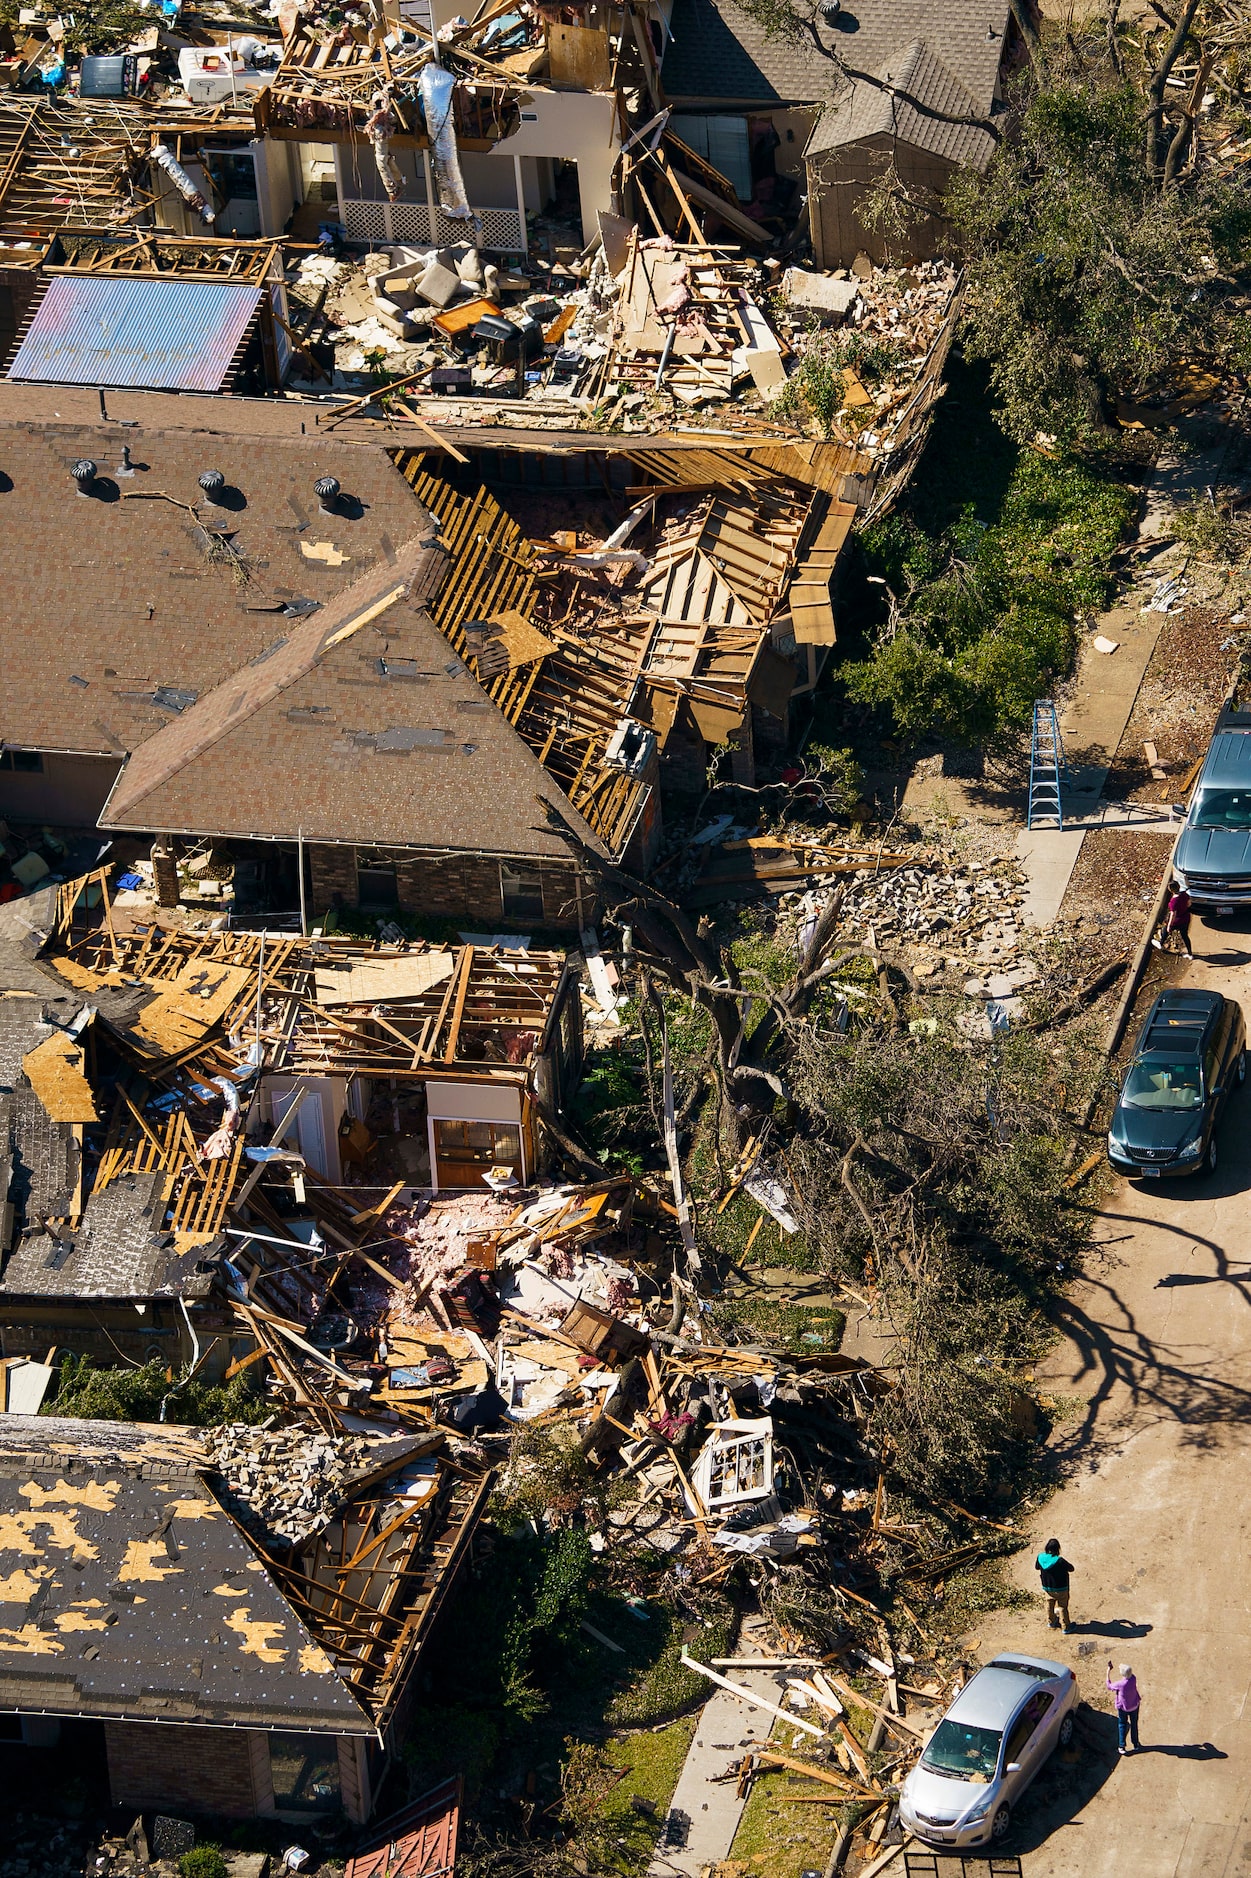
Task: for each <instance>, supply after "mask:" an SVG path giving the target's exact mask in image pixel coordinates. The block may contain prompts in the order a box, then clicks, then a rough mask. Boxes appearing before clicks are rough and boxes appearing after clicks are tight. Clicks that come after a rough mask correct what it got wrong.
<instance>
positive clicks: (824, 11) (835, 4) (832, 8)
mask: <svg viewBox="0 0 1251 1878" xmlns="http://www.w3.org/2000/svg"><path fill="white" fill-rule="evenodd" d="M842 10H843V0H821V18H822V19H823V20H825V21H826V23H827V24H828V25H830V26H832V25H833V24H834V22H835V20H836V19H837V18H838V16H839V14H840V13H841V12H842Z"/></svg>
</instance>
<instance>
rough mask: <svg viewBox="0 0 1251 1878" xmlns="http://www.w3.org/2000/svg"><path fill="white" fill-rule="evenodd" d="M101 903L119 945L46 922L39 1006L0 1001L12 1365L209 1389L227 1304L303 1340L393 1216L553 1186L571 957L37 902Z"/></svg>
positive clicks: (231, 1351)
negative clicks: (165, 920) (552, 1123)
mask: <svg viewBox="0 0 1251 1878" xmlns="http://www.w3.org/2000/svg"><path fill="white" fill-rule="evenodd" d="M93 886H94V887H95V888H96V889H97V894H98V893H99V891H100V890H102V891H103V895H104V897H103V900H101V899H100V898H99V897H97V898H96V901H95V911H96V917H97V918H98V916H99V912H100V909H101V907H102V908H103V910H104V912H105V914H106V916H107V926H106V927H104V928H100V927H99V926H97V925H95V924H92V925H91V926H89V927H88V930H87V932H86V933H85V934H82V935H81V936H79V935H76V933H75V931H74V929H73V925H72V919H70V918H67V917H61V918H60V919H59V920H56V925H57V931H56V932H55V933H54V934H53V936H52V938H51V942H50V945H49V949H48V950H47V953H46V955H45V958H44V959H43V960H41V961H39V962H38V965H37V967H36V968H35V969H36V970H37V972H38V973H39V975H40V977H41V978H42V979H43V980H44V982H45V985H46V994H41V993H39V992H38V991H36V990H34V989H31V988H30V986H31V978H30V976H29V975H28V976H27V978H26V980H25V987H26V988H24V989H23V990H21V991H19V992H14V993H10V994H9V995H8V996H7V997H5V998H4V999H3V1000H0V1227H2V1230H0V1355H3V1357H4V1358H5V1359H15V1358H23V1359H26V1361H27V1362H28V1363H29V1364H33V1365H37V1359H39V1358H41V1357H42V1356H43V1355H44V1354H45V1352H47V1351H48V1350H49V1349H53V1350H55V1349H62V1350H70V1351H72V1352H74V1353H75V1354H77V1355H86V1356H90V1357H92V1358H93V1359H94V1360H96V1361H97V1362H100V1363H104V1364H106V1365H107V1364H110V1363H112V1362H114V1361H115V1360H116V1359H117V1358H118V1357H119V1356H121V1357H122V1358H123V1359H124V1360H126V1361H129V1362H133V1363H137V1364H142V1363H149V1362H152V1361H153V1360H158V1361H160V1362H161V1363H162V1365H165V1366H169V1367H170V1368H171V1369H172V1368H173V1367H174V1366H176V1365H178V1364H191V1363H194V1364H195V1365H196V1366H197V1368H199V1369H201V1371H202V1373H203V1375H204V1376H205V1377H206V1378H207V1379H213V1380H216V1379H220V1378H221V1377H222V1376H223V1375H225V1374H227V1373H229V1367H228V1366H229V1365H230V1364H231V1363H233V1362H234V1361H236V1360H237V1359H238V1358H239V1357H240V1355H241V1354H246V1351H247V1348H248V1347H249V1339H250V1334H251V1333H250V1331H249V1328H248V1325H247V1324H246V1323H245V1324H244V1325H243V1326H242V1333H241V1327H240V1325H239V1323H238V1322H237V1321H236V1307H237V1304H238V1301H239V1297H240V1295H241V1290H240V1288H241V1287H245V1290H244V1292H243V1295H246V1297H247V1298H249V1299H250V1300H251V1301H252V1302H253V1303H259V1304H260V1305H261V1306H262V1307H263V1308H265V1309H270V1310H276V1311H278V1312H279V1313H280V1314H281V1315H282V1318H283V1321H288V1320H289V1319H290V1317H291V1315H292V1313H294V1314H295V1316H296V1317H297V1318H298V1319H299V1320H300V1321H307V1320H308V1319H310V1318H311V1317H313V1316H315V1315H316V1313H317V1312H318V1310H320V1309H322V1308H323V1307H324V1306H325V1304H326V1300H327V1298H328V1296H329V1294H330V1292H331V1291H332V1290H333V1288H334V1283H335V1279H336V1277H337V1276H338V1273H337V1272H335V1271H331V1272H330V1273H329V1274H321V1273H320V1272H319V1265H320V1262H321V1261H320V1259H319V1256H318V1249H319V1248H324V1247H326V1246H332V1247H336V1246H337V1247H338V1248H339V1251H338V1252H337V1253H332V1254H330V1255H328V1256H331V1257H333V1258H337V1259H338V1263H339V1265H340V1266H342V1264H343V1263H344V1262H345V1260H346V1258H347V1257H348V1256H349V1255H350V1254H351V1253H352V1252H353V1251H354V1249H355V1247H356V1246H357V1245H358V1244H359V1243H360V1241H361V1240H362V1238H367V1237H368V1235H369V1233H370V1231H371V1230H372V1229H373V1226H372V1224H371V1222H376V1220H377V1218H379V1217H380V1216H381V1213H382V1212H383V1211H385V1207H386V1204H388V1203H389V1201H390V1200H394V1199H395V1198H396V1196H398V1195H400V1194H402V1193H406V1192H413V1191H419V1190H429V1191H431V1192H434V1193H438V1192H442V1191H447V1190H452V1191H457V1190H469V1191H473V1190H479V1189H484V1188H487V1187H492V1186H493V1187H495V1188H497V1189H500V1190H504V1191H507V1190H509V1189H512V1188H518V1187H524V1186H527V1185H529V1184H531V1183H532V1182H533V1181H534V1179H535V1178H536V1176H537V1174H538V1173H539V1171H540V1170H541V1168H542V1167H544V1166H545V1165H546V1161H547V1143H546V1140H545V1138H544V1122H545V1120H546V1119H549V1118H555V1117H556V1116H557V1115H558V1114H559V1113H560V1111H561V1110H562V1108H563V1107H564V1105H565V1103H566V1102H567V1101H568V1100H569V1098H570V1097H571V1095H572V1093H573V1091H574V1089H575V1088H576V1085H577V1082H578V1079H579V1077H580V1074H581V1063H582V1033H581V1011H580V1004H579V999H578V995H577V988H576V983H575V980H574V977H573V975H572V973H571V972H570V970H569V968H568V966H567V964H566V962H565V960H564V959H563V958H562V957H559V956H557V955H554V954H551V953H543V952H537V951H535V952H529V951H519V950H516V951H511V952H504V951H502V950H500V949H498V948H495V947H483V946H474V945H463V946H460V947H455V948H453V947H446V946H429V945H426V944H425V943H424V942H422V941H418V942H415V943H414V944H413V945H411V946H410V945H405V944H402V943H401V944H400V945H398V946H397V945H373V944H370V943H368V942H359V941H351V940H337V941H325V940H317V941H313V940H303V939H298V938H294V937H292V936H290V935H277V934H269V935H267V934H264V933H260V934H230V933H199V934H197V933H188V932H183V931H181V930H180V929H179V928H178V927H177V926H175V925H173V924H170V925H168V926H166V925H163V924H162V923H161V921H160V920H159V918H157V917H154V916H153V914H152V913H151V912H145V913H144V915H143V916H142V917H141V916H140V915H139V914H138V913H131V912H130V911H129V909H126V908H124V907H122V906H115V907H112V908H110V901H109V897H108V887H107V872H106V871H103V870H102V871H101V872H100V873H99V874H96V875H94V876H87V877H85V878H84V879H83V880H81V881H77V882H74V883H72V884H71V885H70V886H67V887H65V888H63V889H60V890H54V889H51V888H49V889H45V890H44V893H43V897H44V898H45V899H53V898H54V899H55V900H56V901H58V902H59V903H60V910H61V913H62V915H65V914H67V913H68V914H70V915H72V912H73V909H74V904H75V903H77V902H78V901H79V900H81V899H84V898H85V897H86V895H87V894H88V892H89V891H90V889H91V888H92V887H93ZM25 904H27V905H29V903H25ZM10 975H12V974H10ZM84 998H89V999H90V1000H91V1002H90V1003H88V1004H84V1003H83V1002H82V1000H83V999H84ZM345 1182H358V1183H362V1184H363V1185H364V1187H365V1188H366V1189H367V1193H366V1194H365V1195H363V1196H362V1203H361V1204H360V1205H358V1204H357V1202H356V1199H355V1197H354V1196H353V1195H352V1192H351V1189H350V1187H349V1188H344V1186H343V1183H345ZM380 1191H381V1192H382V1193H383V1194H385V1195H387V1196H388V1200H387V1201H384V1202H383V1203H382V1204H381V1205H380V1204H379V1203H378V1200H377V1195H378V1193H379V1192H380ZM254 1232H256V1233H259V1234H260V1235H261V1236H260V1239H259V1240H256V1239H254V1237H253V1233H254ZM274 1234H278V1235H279V1236H278V1237H277V1239H275V1238H273V1235H274ZM283 1245H286V1246H288V1247H290V1248H291V1251H290V1252H289V1253H288V1255H287V1260H286V1263H283V1262H282V1261H281V1260H280V1259H279V1258H278V1253H277V1251H276V1250H275V1248H278V1249H279V1250H280V1249H281V1247H282V1246H283ZM258 1246H264V1247H265V1248H266V1250H265V1251H264V1253H263V1254H262V1253H261V1252H259V1251H257V1250H256V1247H258ZM310 1247H311V1248H312V1249H313V1251H312V1256H311V1257H308V1256H305V1255H306V1254H307V1252H308V1249H309V1248H310ZM325 1256H327V1255H326V1254H325V1253H324V1252H323V1253H322V1257H325ZM292 1257H294V1260H295V1263H294V1267H293V1269H290V1270H288V1269H287V1267H288V1265H289V1264H290V1261H291V1259H292ZM275 1266H277V1269H274V1268H275ZM241 1334H242V1335H243V1343H242V1345H241V1344H240V1336H241ZM40 1367H42V1373H43V1381H44V1384H45V1385H46V1383H47V1381H48V1378H49V1372H48V1370H47V1368H46V1366H40ZM36 1380H37V1379H36V1378H35V1377H33V1376H32V1378H31V1381H32V1384H33V1383H34V1382H35V1381H36ZM3 1406H4V1403H3V1397H2V1396H0V1408H3ZM10 1406H12V1405H11V1404H10Z"/></svg>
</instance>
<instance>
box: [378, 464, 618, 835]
mask: <svg viewBox="0 0 1251 1878" xmlns="http://www.w3.org/2000/svg"><path fill="white" fill-rule="evenodd" d="M423 462H424V459H423V457H422V456H421V455H419V454H414V455H409V456H406V457H404V458H402V459H401V460H400V468H401V469H402V471H403V473H404V476H405V478H406V480H407V481H408V482H409V484H410V485H411V487H412V489H413V492H414V494H415V495H416V496H417V498H418V500H419V501H420V502H421V503H422V504H423V506H424V507H425V508H427V509H429V511H430V513H431V514H432V515H433V516H434V517H435V518H436V519H437V521H438V523H439V528H440V533H441V535H442V539H443V541H444V544H445V545H446V547H447V550H448V553H449V554H450V555H451V557H452V573H451V575H450V577H449V578H448V580H447V581H446V582H445V583H444V586H443V589H442V591H441V593H440V594H439V596H438V598H437V600H435V601H434V602H433V603H432V604H431V606H430V614H431V617H432V618H433V620H434V622H435V625H436V626H437V627H438V628H439V631H440V632H441V633H442V634H443V636H444V638H445V639H446V640H447V642H448V644H449V645H450V646H451V647H452V648H453V650H454V651H455V652H457V653H458V654H459V655H460V657H461V658H463V659H465V660H466V661H467V662H468V663H469V664H470V666H471V669H474V670H478V669H479V668H478V664H477V658H476V654H475V651H474V648H473V647H472V646H471V644H470V641H469V637H468V636H467V634H466V632H465V627H466V625H467V624H470V623H472V622H475V621H479V620H485V621H489V620H492V619H496V618H498V617H499V616H500V615H501V614H504V613H509V612H514V613H519V614H520V615H521V616H522V617H523V618H524V619H525V620H527V621H529V622H533V623H534V624H536V625H538V626H539V627H540V628H541V630H542V633H543V636H544V637H545V638H546V639H547V640H548V641H549V642H550V643H551V644H552V645H553V646H554V647H555V650H554V651H553V652H551V653H545V654H544V655H543V656H542V657H540V658H537V659H535V660H533V661H531V662H527V663H524V664H519V665H517V666H513V667H510V668H509V669H508V670H506V671H503V672H499V673H497V674H496V675H494V676H492V675H491V671H490V669H487V670H481V671H479V683H480V684H481V685H482V688H483V690H484V691H485V692H486V694H487V696H488V697H489V698H490V699H491V701H492V703H494V704H495V705H497V706H498V708H499V709H500V711H502V712H503V714H504V716H505V717H506V718H507V719H508V721H509V723H510V724H511V725H512V726H513V728H514V730H516V732H517V734H518V735H519V736H520V737H521V738H522V740H523V741H524V742H525V743H526V744H528V746H529V747H530V749H531V750H532V751H533V752H534V754H535V756H536V757H537V758H538V760H539V762H540V763H541V764H542V765H543V767H544V769H545V770H546V771H547V772H548V774H549V775H550V776H551V777H552V778H553V779H554V780H555V781H556V782H557V783H558V784H559V786H560V787H561V789H563V790H564V792H565V794H566V795H567V796H568V797H569V800H570V801H571V803H572V804H573V806H574V808H575V809H577V811H578V813H579V814H580V815H581V816H582V818H583V820H584V821H585V822H586V823H587V824H588V826H589V827H591V828H592V829H593V830H594V831H595V833H596V834H597V835H598V836H599V837H600V839H601V840H602V841H603V842H604V844H605V846H606V847H608V848H609V849H610V851H611V852H613V853H617V852H619V851H620V849H621V847H622V846H623V845H624V843H625V841H626V840H627V839H628V836H629V831H630V829H631V828H632V827H633V825H634V821H635V818H636V816H637V813H638V810H639V808H640V806H641V803H642V799H643V796H644V795H645V793H646V790H647V784H646V783H645V782H644V781H643V780H642V779H641V778H639V777H637V776H630V775H628V774H627V773H626V772H625V771H623V770H620V769H617V768H614V767H612V766H607V765H605V763H604V752H605V751H606V749H607V747H608V744H609V741H610V740H611V738H612V736H613V734H614V733H615V731H616V730H617V728H618V726H619V725H620V723H621V720H622V718H623V717H625V716H626V715H627V714H628V712H629V710H630V706H631V702H632V700H633V696H634V692H635V688H636V684H637V680H638V676H639V672H640V669H641V665H642V659H643V655H644V653H645V650H646V635H645V634H644V635H642V636H640V635H639V634H638V633H637V632H636V633H633V634H632V633H630V632H629V631H628V629H627V628H626V627H624V626H623V625H622V624H621V622H620V620H617V621H616V622H615V624H614V625H610V628H609V630H608V631H607V633H606V634H604V633H600V632H598V631H597V632H596V633H595V634H594V635H592V634H591V633H590V632H583V633H576V632H573V631H570V630H569V629H568V627H567V626H566V625H565V623H564V622H563V621H561V620H555V619H548V618H546V617H544V613H545V611H546V610H553V609H551V608H550V602H551V599H552V597H553V596H554V594H555V591H556V589H557V587H558V585H559V583H560V581H561V579H562V576H561V575H560V573H559V572H558V571H556V570H555V569H551V568H546V567H545V566H544V565H543V562H542V559H541V557H540V554H539V551H538V550H537V549H536V547H535V545H534V543H533V542H531V541H529V540H528V539H527V537H526V536H525V535H524V534H523V533H522V531H521V529H520V528H519V527H518V526H517V524H516V522H515V521H513V519H512V517H511V516H510V515H508V514H506V513H505V511H504V510H503V509H502V508H501V507H500V505H499V503H498V502H497V501H496V500H495V498H494V496H492V495H491V494H490V493H489V491H487V490H486V489H479V490H478V491H477V493H476V495H473V496H462V495H459V494H458V493H457V492H456V490H454V489H452V488H450V487H449V486H448V484H447V483H445V482H444V481H443V480H442V479H441V478H440V477H438V476H436V475H434V474H432V473H431V472H430V471H428V470H426V469H425V468H424V467H423Z"/></svg>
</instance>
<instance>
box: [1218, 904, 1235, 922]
mask: <svg viewBox="0 0 1251 1878" xmlns="http://www.w3.org/2000/svg"><path fill="white" fill-rule="evenodd" d="M1233 910H1234V909H1233V907H1232V906H1218V907H1217V909H1216V915H1217V918H1218V919H1228V918H1229V917H1230V916H1231V914H1232V913H1233Z"/></svg>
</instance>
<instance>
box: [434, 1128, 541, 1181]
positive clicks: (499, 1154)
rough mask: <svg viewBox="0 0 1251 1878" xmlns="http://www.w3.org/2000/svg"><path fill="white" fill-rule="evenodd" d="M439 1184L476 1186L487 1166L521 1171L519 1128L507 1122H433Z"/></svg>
mask: <svg viewBox="0 0 1251 1878" xmlns="http://www.w3.org/2000/svg"><path fill="white" fill-rule="evenodd" d="M434 1152H435V1157H436V1160H437V1162H438V1181H439V1185H440V1187H480V1186H481V1185H482V1184H483V1180H482V1177H483V1175H484V1174H485V1173H486V1171H487V1169H488V1168H489V1167H512V1168H515V1169H516V1171H517V1172H518V1173H520V1172H521V1130H520V1129H519V1128H518V1127H516V1126H515V1124H512V1123H509V1122H444V1121H436V1122H435V1124H434Z"/></svg>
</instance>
